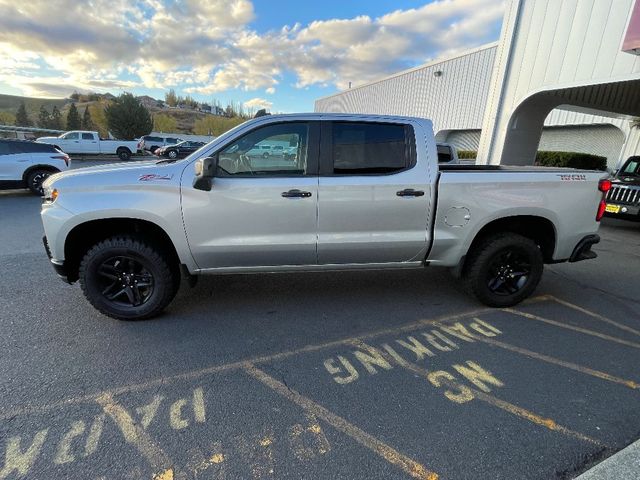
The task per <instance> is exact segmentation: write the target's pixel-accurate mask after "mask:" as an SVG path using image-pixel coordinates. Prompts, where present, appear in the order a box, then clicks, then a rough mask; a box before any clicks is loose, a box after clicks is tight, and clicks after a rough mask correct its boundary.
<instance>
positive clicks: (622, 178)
mask: <svg viewBox="0 0 640 480" xmlns="http://www.w3.org/2000/svg"><path fill="white" fill-rule="evenodd" d="M605 215H606V216H608V217H614V218H621V219H624V220H635V221H640V156H633V157H629V158H628V159H627V161H626V162H625V163H624V165H623V166H622V168H620V169H619V170H618V171H617V172H616V174H615V175H614V177H613V179H612V180H611V189H610V190H609V192H608V193H607V207H606V209H605Z"/></svg>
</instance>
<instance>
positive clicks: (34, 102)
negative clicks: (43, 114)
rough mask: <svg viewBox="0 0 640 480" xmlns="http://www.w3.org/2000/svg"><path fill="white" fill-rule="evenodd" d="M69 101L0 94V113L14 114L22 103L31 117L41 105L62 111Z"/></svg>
mask: <svg viewBox="0 0 640 480" xmlns="http://www.w3.org/2000/svg"><path fill="white" fill-rule="evenodd" d="M69 101H70V100H69V99H68V98H33V97H21V96H18V95H3V94H0V112H10V113H16V110H18V107H19V106H20V103H21V102H24V106H25V108H26V109H27V113H28V114H29V115H30V116H31V115H37V114H38V111H39V110H40V106H41V105H44V106H45V107H46V108H47V109H49V110H51V109H52V108H53V106H54V105H56V106H57V107H58V108H59V109H60V110H62V108H64V106H65V105H66V104H67V103H68V102H69Z"/></svg>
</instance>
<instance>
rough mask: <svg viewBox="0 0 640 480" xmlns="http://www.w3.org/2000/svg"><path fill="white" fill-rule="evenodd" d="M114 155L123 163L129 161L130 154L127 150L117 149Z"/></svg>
mask: <svg viewBox="0 0 640 480" xmlns="http://www.w3.org/2000/svg"><path fill="white" fill-rule="evenodd" d="M116 154H117V155H118V157H119V158H120V160H122V161H123V162H127V161H129V159H130V158H131V152H130V151H129V149H128V148H119V149H118V151H117V152H116Z"/></svg>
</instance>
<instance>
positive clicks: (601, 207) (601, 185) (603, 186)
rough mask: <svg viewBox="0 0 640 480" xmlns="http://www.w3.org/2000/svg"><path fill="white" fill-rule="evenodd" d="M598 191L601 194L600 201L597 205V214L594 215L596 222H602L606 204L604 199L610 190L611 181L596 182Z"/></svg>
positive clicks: (604, 179)
mask: <svg viewBox="0 0 640 480" xmlns="http://www.w3.org/2000/svg"><path fill="white" fill-rule="evenodd" d="M598 190H600V191H601V192H602V198H601V199H600V203H599V204H598V213H596V222H599V221H600V220H602V217H603V216H604V212H605V210H606V209H607V202H606V201H605V199H606V198H607V192H608V191H609V190H611V180H608V179H606V178H603V179H602V180H600V182H598Z"/></svg>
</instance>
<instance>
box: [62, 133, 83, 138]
mask: <svg viewBox="0 0 640 480" xmlns="http://www.w3.org/2000/svg"><path fill="white" fill-rule="evenodd" d="M62 138H64V139H65V140H78V138H80V137H79V135H78V132H70V133H67V134H66V135H63V136H62Z"/></svg>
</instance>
